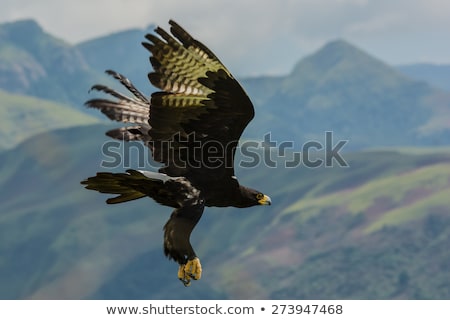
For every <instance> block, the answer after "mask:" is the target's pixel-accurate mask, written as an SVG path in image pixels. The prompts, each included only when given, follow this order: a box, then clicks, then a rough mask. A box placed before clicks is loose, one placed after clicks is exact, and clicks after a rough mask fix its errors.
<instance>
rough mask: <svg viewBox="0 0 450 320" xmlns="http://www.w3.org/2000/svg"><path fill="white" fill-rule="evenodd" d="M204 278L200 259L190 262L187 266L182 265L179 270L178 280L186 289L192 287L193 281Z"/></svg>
mask: <svg viewBox="0 0 450 320" xmlns="http://www.w3.org/2000/svg"><path fill="white" fill-rule="evenodd" d="M201 277H202V265H201V264H200V259H199V258H194V259H192V260H188V262H187V263H186V264H181V265H180V267H179V269H178V279H180V281H181V282H182V283H183V285H184V286H185V287H189V286H190V285H191V279H193V280H199V279H200V278H201Z"/></svg>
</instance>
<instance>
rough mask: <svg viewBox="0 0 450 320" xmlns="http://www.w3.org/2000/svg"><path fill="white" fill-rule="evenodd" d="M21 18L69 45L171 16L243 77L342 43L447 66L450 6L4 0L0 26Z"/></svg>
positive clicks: (344, 1) (349, 0)
mask: <svg viewBox="0 0 450 320" xmlns="http://www.w3.org/2000/svg"><path fill="white" fill-rule="evenodd" d="M21 18H33V19H36V20H37V21H38V22H39V24H40V25H41V26H42V27H43V28H44V29H45V30H46V31H48V32H49V33H51V34H53V35H56V36H58V37H59V38H62V39H64V40H66V41H68V42H70V43H77V42H79V41H82V40H86V39H89V38H92V37H96V36H100V35H104V34H108V33H111V32H114V31H119V30H123V29H128V28H136V27H138V28H144V27H145V26H147V25H149V24H150V23H157V24H159V25H161V26H167V20H169V19H170V18H173V19H175V20H176V21H177V22H178V23H180V24H181V25H182V26H183V27H185V28H186V29H187V30H188V31H189V32H190V33H191V34H192V35H194V36H195V37H196V38H197V39H199V40H201V41H202V42H204V43H205V44H206V45H208V46H209V47H210V48H211V49H213V51H214V52H215V53H216V54H217V55H218V56H219V57H220V58H221V60H222V61H223V62H224V63H225V64H226V65H227V66H228V67H229V69H230V70H232V71H233V70H239V72H237V73H238V74H239V75H242V76H243V75H245V76H248V75H259V74H285V73H288V72H289V71H290V70H291V69H292V67H293V65H294V64H295V63H296V62H297V61H298V60H299V59H300V58H301V57H304V56H305V55H307V54H310V53H312V52H314V51H315V50H317V49H318V48H319V47H321V46H322V45H324V44H325V43H326V42H328V41H330V40H334V39H337V38H342V39H346V40H348V41H350V42H351V43H353V44H355V45H356V46H358V47H360V48H362V49H363V50H366V51H368V52H370V53H371V54H373V55H374V56H376V57H378V58H380V59H382V60H384V61H386V62H387V63H390V64H406V63H414V62H432V63H445V64H449V63H450V41H448V39H449V31H448V30H450V1H448V0H410V1H408V0H391V1H388V0H378V1H377V0H296V1H295V0H278V1H267V0H266V1H264V0H263V1H261V0H240V1H231V0H227V1H225V0H216V1H214V0H194V1H182V0H158V1H155V0H77V1H65V0H62V1H61V0H39V1H36V0H2V2H1V11H0V22H9V21H14V20H17V19H21ZM235 73H236V72H235Z"/></svg>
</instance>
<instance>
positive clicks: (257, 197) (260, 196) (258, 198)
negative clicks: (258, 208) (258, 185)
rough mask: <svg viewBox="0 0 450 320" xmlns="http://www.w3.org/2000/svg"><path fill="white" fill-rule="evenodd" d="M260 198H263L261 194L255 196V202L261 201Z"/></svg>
mask: <svg viewBox="0 0 450 320" xmlns="http://www.w3.org/2000/svg"><path fill="white" fill-rule="evenodd" d="M262 198H264V195H263V194H262V193H258V194H257V195H256V200H261V199H262Z"/></svg>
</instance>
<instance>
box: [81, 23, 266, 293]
mask: <svg viewBox="0 0 450 320" xmlns="http://www.w3.org/2000/svg"><path fill="white" fill-rule="evenodd" d="M169 24H170V34H169V33H168V32H166V31H165V30H164V29H162V28H160V27H157V28H156V29H155V30H154V34H147V35H146V36H145V38H146V40H147V41H144V42H142V45H143V46H144V47H145V48H146V49H147V50H148V51H149V52H150V63H151V65H152V67H153V71H152V72H150V73H149V74H148V79H149V80H150V82H151V84H152V85H153V86H155V87H156V88H158V89H159V90H160V91H157V92H154V93H153V94H151V96H150V97H146V96H145V95H144V94H142V93H141V92H140V91H139V90H138V89H136V87H135V86H134V85H133V84H132V83H131V82H130V81H129V80H128V79H127V78H126V77H124V76H123V75H121V74H119V73H117V72H115V71H112V70H107V71H106V73H107V74H108V75H110V76H112V77H113V78H114V79H116V80H117V81H118V82H120V83H121V84H122V86H123V87H125V88H126V89H127V90H128V93H127V94H123V93H120V92H119V91H117V90H114V89H112V88H110V87H108V86H105V85H101V84H96V85H94V86H92V88H91V90H94V91H99V92H102V93H104V94H105V95H107V98H106V99H105V98H95V99H91V100H89V101H87V102H86V105H87V107H90V108H95V109H98V110H100V111H101V112H102V113H103V114H104V115H106V116H107V117H108V118H109V119H111V120H115V121H119V122H123V123H126V125H125V126H123V127H121V128H117V129H113V130H110V131H108V132H106V135H107V136H109V137H111V138H114V139H119V140H123V141H141V142H142V143H144V144H145V145H146V146H147V147H148V148H149V149H150V150H151V154H152V158H153V159H154V160H155V161H157V162H158V163H161V167H160V168H159V169H158V171H157V172H153V171H142V170H133V169H129V170H126V172H123V173H112V172H97V173H96V175H95V176H93V177H90V178H87V179H85V180H83V181H81V184H83V185H85V188H87V189H90V190H96V191H99V192H101V193H108V194H113V195H114V196H113V197H112V198H109V199H107V200H106V203H108V204H117V203H123V202H127V201H131V200H135V199H139V198H143V197H150V198H153V199H154V200H155V201H156V202H157V203H159V204H161V205H164V206H169V207H172V208H174V210H173V212H172V214H171V216H170V218H169V220H168V221H167V223H166V224H165V226H164V228H163V231H164V254H165V255H166V256H167V257H168V258H169V259H172V260H174V261H175V262H177V263H178V264H179V267H178V278H179V279H180V280H181V281H182V283H183V284H184V285H185V286H189V285H190V284H191V280H199V279H200V278H201V276H202V266H201V263H200V259H199V258H198V256H197V254H196V253H195V251H194V249H193V248H192V245H191V243H190V235H191V232H192V230H193V229H194V227H195V226H196V224H197V223H198V221H199V220H200V218H201V216H202V214H203V211H204V209H205V207H230V206H231V207H236V208H246V207H251V206H257V205H270V204H271V199H270V197H269V196H267V195H265V194H263V193H262V192H260V191H257V190H255V189H252V188H248V187H245V186H242V185H240V184H239V181H238V179H237V178H236V176H235V173H234V165H233V163H234V157H235V153H236V148H237V146H238V143H239V139H240V136H241V134H242V132H243V131H244V129H245V128H246V126H247V124H248V123H249V122H250V121H251V120H252V119H253V117H254V108H253V105H252V102H251V101H250V99H249V97H248V95H247V94H246V92H245V91H244V89H243V88H242V87H241V85H240V84H239V83H238V81H237V80H236V79H235V78H234V77H233V76H232V75H231V73H230V72H229V71H228V69H227V68H226V67H225V66H224V65H223V64H222V63H221V62H220V60H219V59H218V58H217V57H216V56H215V55H214V53H213V52H212V51H211V50H209V49H208V48H207V47H206V46H205V45H203V44H202V43H201V42H199V41H198V40H196V39H194V38H193V37H192V36H191V35H190V34H189V33H187V32H186V31H185V30H184V29H183V28H182V27H180V26H179V25H178V24H177V23H176V22H174V21H172V20H170V21H169Z"/></svg>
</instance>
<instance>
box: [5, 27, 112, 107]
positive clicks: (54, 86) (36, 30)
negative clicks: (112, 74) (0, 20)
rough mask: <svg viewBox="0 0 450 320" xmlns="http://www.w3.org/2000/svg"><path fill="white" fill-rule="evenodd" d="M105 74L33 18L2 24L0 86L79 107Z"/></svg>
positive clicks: (15, 91) (10, 90) (19, 92)
mask: <svg viewBox="0 0 450 320" xmlns="http://www.w3.org/2000/svg"><path fill="white" fill-rule="evenodd" d="M104 79H105V77H104V76H103V75H102V74H99V73H97V72H96V71H94V70H92V69H91V68H90V66H89V65H88V63H87V62H86V60H85V59H84V57H83V56H82V54H81V53H80V51H79V50H78V49H76V48H75V47H74V46H72V45H70V44H68V43H66V42H64V41H63V40H60V39H57V38H55V37H53V36H51V35H49V34H47V33H46V32H44V30H43V29H42V28H41V27H40V26H39V25H38V24H37V23H36V22H35V21H33V20H20V21H16V22H11V23H4V24H1V25H0V88H1V89H3V90H5V91H8V92H11V93H16V94H23V95H30V96H35V97H39V98H43V99H48V100H54V101H57V102H62V103H65V104H70V105H72V106H76V107H80V106H82V104H83V103H84V101H85V100H86V98H87V91H88V89H89V88H90V87H91V85H92V84H93V83H95V82H99V81H103V80H104Z"/></svg>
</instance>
